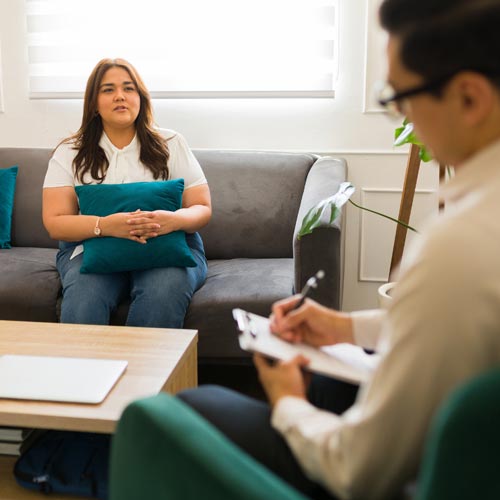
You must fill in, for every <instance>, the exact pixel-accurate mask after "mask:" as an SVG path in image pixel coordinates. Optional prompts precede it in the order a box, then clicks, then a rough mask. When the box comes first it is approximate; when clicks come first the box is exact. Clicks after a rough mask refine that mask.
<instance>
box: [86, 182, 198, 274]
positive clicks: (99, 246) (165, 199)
mask: <svg viewBox="0 0 500 500" xmlns="http://www.w3.org/2000/svg"><path fill="white" fill-rule="evenodd" d="M183 192H184V180H183V179H175V180H171V181H157V182H132V183H128V184H97V185H87V186H77V187H76V194H77V195H78V201H79V203H80V211H81V213H82V214H84V215H99V216H101V217H105V216H106V215H110V214H114V213H118V212H133V211H134V210H136V209H138V208H140V209H141V210H145V211H148V210H158V209H161V210H168V211H171V212H174V211H175V210H178V209H179V208H181V205H182V193H183ZM83 246H84V252H83V264H82V267H81V269H80V272H82V273H115V272H121V271H138V270H143V269H152V268H155V267H195V266H196V261H195V260H194V258H193V256H192V254H191V250H190V249H189V247H188V244H187V242H186V233H185V232H184V231H173V232H171V233H169V234H164V235H162V236H158V237H157V238H151V239H150V240H148V242H147V244H145V245H143V244H141V243H137V242H136V241H132V240H127V239H124V238H108V237H103V238H90V239H88V240H85V241H84V243H83Z"/></svg>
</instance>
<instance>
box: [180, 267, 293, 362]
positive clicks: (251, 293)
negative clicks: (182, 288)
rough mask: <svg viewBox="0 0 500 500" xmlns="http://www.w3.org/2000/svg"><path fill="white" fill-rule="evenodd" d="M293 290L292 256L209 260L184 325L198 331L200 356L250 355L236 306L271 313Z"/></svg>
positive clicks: (236, 357) (240, 356)
mask: <svg viewBox="0 0 500 500" xmlns="http://www.w3.org/2000/svg"><path fill="white" fill-rule="evenodd" d="M292 293H293V260H292V259H231V260H213V261H209V262H208V275H207V280H206V282H205V284H204V285H203V286H202V287H201V288H200V289H199V290H198V291H197V292H196V293H195V294H194V296H193V299H192V301H191V305H190V306H189V309H188V312H187V315H186V321H185V323H184V328H193V329H196V330H198V335H199V337H198V355H199V357H200V358H203V359H206V358H233V359H235V360H236V359H242V358H245V357H249V356H250V355H249V354H248V353H245V352H244V351H242V350H241V349H240V347H239V345H238V338H237V333H236V326H235V322H234V319H233V314H232V310H233V308H235V307H240V308H242V309H246V310H248V311H251V312H254V313H256V314H261V315H263V316H268V315H269V314H270V313H271V305H272V303H273V302H275V301H276V300H279V299H283V298H284V297H288V296H289V295H291V294H292ZM228 360H229V359H228Z"/></svg>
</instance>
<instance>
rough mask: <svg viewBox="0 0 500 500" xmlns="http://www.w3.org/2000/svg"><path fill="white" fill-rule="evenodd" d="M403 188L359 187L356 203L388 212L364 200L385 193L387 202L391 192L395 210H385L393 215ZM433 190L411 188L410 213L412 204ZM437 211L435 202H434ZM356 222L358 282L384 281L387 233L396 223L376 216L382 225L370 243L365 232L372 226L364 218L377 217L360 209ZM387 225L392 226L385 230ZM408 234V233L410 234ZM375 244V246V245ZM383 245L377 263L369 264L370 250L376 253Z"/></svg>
mask: <svg viewBox="0 0 500 500" xmlns="http://www.w3.org/2000/svg"><path fill="white" fill-rule="evenodd" d="M402 192H403V190H402V189H400V188H362V189H361V190H360V193H361V201H360V204H361V205H362V206H368V207H369V208H372V209H374V210H377V211H379V212H382V213H388V212H387V210H384V209H380V208H378V207H376V206H373V202H367V201H366V198H368V197H369V195H370V194H372V195H373V194H376V195H380V196H384V195H385V196H386V199H385V201H388V196H389V197H394V195H398V196H397V198H396V201H397V203H396V205H397V206H396V211H395V212H394V211H392V210H391V212H390V213H388V214H389V215H391V216H394V214H395V215H396V217H397V210H398V207H399V202H400V199H401V194H402ZM435 193H436V190H435V189H417V190H416V191H415V201H414V206H413V208H414V210H413V212H412V214H414V213H415V207H417V206H418V204H419V203H424V200H425V197H428V196H431V195H435ZM436 210H437V205H436ZM360 212H361V214H360V223H359V247H358V281H359V282H376V283H385V282H386V281H387V278H388V275H389V265H390V258H391V252H392V246H393V237H394V236H393V235H392V234H391V235H389V234H388V233H392V231H394V233H395V231H396V223H395V222H394V223H393V222H391V221H388V220H387V219H384V218H381V217H380V218H379V220H380V222H381V224H385V225H382V226H380V228H379V230H378V238H377V241H376V242H374V240H373V238H370V236H369V234H368V233H369V232H370V230H372V231H373V227H368V224H372V221H370V223H368V217H377V216H376V215H374V214H370V213H369V212H366V211H365V210H360ZM387 224H393V228H391V229H387V228H388V225H387ZM410 236H411V235H410ZM377 243H378V245H377ZM382 247H383V251H382V253H384V257H383V258H382V259H380V261H379V262H377V263H376V266H374V264H373V263H371V264H370V263H369V262H368V260H369V256H370V255H373V254H374V252H375V253H376V254H377V255H378V253H379V251H380V250H381V248H382ZM374 268H375V269H374Z"/></svg>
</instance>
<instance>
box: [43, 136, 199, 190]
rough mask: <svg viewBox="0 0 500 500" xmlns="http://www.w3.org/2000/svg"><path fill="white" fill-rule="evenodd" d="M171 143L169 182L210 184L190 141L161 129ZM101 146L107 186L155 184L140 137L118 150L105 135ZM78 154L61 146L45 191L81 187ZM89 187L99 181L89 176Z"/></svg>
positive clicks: (50, 168) (52, 161) (47, 178)
mask: <svg viewBox="0 0 500 500" xmlns="http://www.w3.org/2000/svg"><path fill="white" fill-rule="evenodd" d="M159 132H160V133H161V134H162V135H163V136H164V137H165V139H167V145H168V151H169V153H170V157H169V159H168V169H169V179H179V178H183V179H184V189H188V188H190V187H193V186H199V185H201V184H206V182H207V180H206V179H205V175H204V174H203V171H202V169H201V167H200V164H199V163H198V160H197V159H196V158H195V156H194V155H193V153H192V151H191V150H190V149H189V146H188V145H187V142H186V140H185V139H184V137H183V136H182V135H181V134H179V133H178V132H174V131H173V130H167V129H159ZM99 145H100V146H101V147H102V149H103V150H104V153H105V154H106V158H107V159H108V162H109V166H108V170H107V172H106V177H105V178H104V181H103V184H125V183H129V182H149V181H154V180H155V179H154V177H153V173H152V172H151V170H149V169H148V168H146V166H145V165H143V164H142V163H141V161H140V152H141V151H140V143H139V140H138V139H137V135H136V136H135V137H134V138H133V139H132V142H131V143H130V144H129V145H128V146H125V147H124V148H122V149H119V148H117V147H116V146H115V145H114V144H113V143H112V142H111V141H110V140H109V138H108V136H107V135H106V133H105V132H103V134H102V136H101V140H100V141H99ZM76 153H77V151H76V150H75V149H73V146H72V145H71V144H61V145H60V146H59V147H58V148H57V149H56V150H55V152H54V155H53V156H52V158H51V159H50V161H49V168H48V170H47V174H46V176H45V182H44V184H43V187H44V188H48V187H63V186H80V185H81V184H82V183H81V182H80V181H79V180H78V179H75V176H74V172H73V160H74V159H75V156H76ZM84 180H85V183H87V184H96V181H95V180H94V179H92V177H90V174H89V173H87V174H86V175H85V178H84Z"/></svg>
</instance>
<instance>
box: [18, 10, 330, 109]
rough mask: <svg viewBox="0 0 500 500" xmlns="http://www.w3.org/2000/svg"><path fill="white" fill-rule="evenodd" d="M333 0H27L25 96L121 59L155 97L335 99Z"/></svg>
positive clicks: (78, 88)
mask: <svg viewBox="0 0 500 500" xmlns="http://www.w3.org/2000/svg"><path fill="white" fill-rule="evenodd" d="M338 1H339V0H250V1H247V0H210V1H207V0H161V1H158V0H140V1H139V2H137V1H134V2H132V1H130V0H118V1H116V0H106V1H103V0H84V1H78V0H25V2H26V22H27V45H28V61H29V80H30V82H29V88H30V97H31V98H43V99H47V98H72V97H74V98H81V97H83V92H84V89H85V84H86V81H87V78H88V76H89V74H90V72H91V71H92V68H93V67H94V66H95V65H96V63H97V62H98V61H99V60H100V59H103V58H106V57H111V58H114V57H122V58H125V59H127V60H128V61H129V62H131V63H132V64H133V65H134V66H135V67H136V69H137V70H138V71H139V73H140V74H141V76H142V77H143V79H144V81H145V82H146V85H147V87H148V88H149V90H150V92H151V94H152V96H153V97H156V98H162V97H164V98H175V97H188V98H191V97H333V95H334V90H335V80H336V73H337V66H338Z"/></svg>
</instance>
